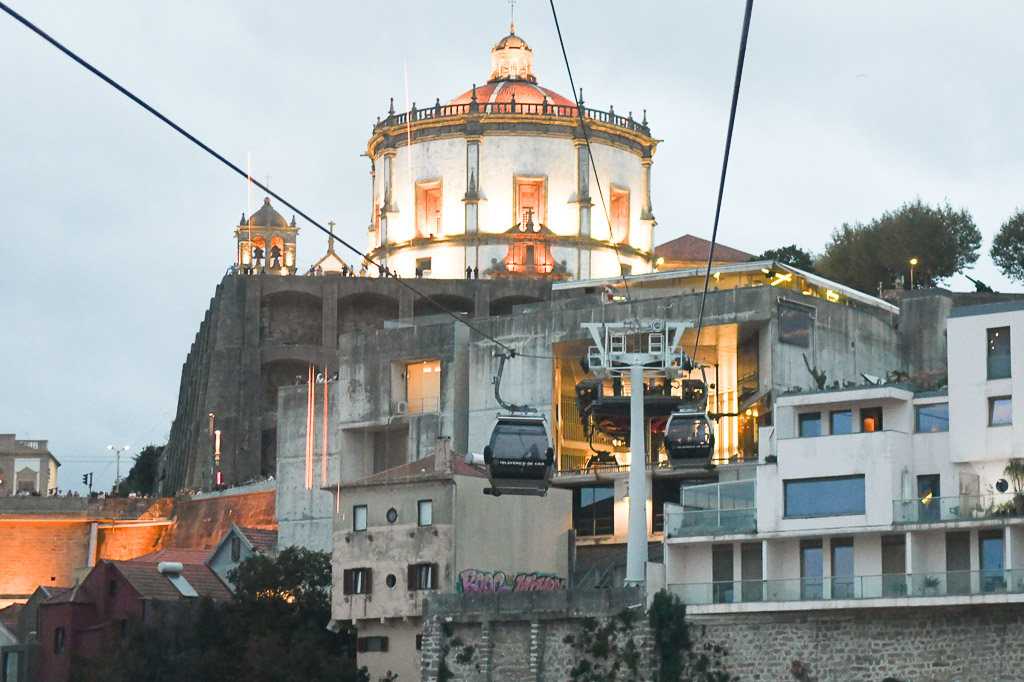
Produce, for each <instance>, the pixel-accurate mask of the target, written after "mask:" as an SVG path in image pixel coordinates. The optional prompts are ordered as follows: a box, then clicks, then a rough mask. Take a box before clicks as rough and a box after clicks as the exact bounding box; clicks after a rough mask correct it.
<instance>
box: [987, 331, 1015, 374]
mask: <svg viewBox="0 0 1024 682" xmlns="http://www.w3.org/2000/svg"><path fill="white" fill-rule="evenodd" d="M1008 376H1010V328H1009V327H996V328H995V329H989V330H988V378H989V379H1005V378H1007V377H1008Z"/></svg>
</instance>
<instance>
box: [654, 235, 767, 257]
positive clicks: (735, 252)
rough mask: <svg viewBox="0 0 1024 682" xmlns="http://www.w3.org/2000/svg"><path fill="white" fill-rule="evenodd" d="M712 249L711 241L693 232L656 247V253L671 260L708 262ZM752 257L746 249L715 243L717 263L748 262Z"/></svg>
mask: <svg viewBox="0 0 1024 682" xmlns="http://www.w3.org/2000/svg"><path fill="white" fill-rule="evenodd" d="M710 249H711V242H709V241H708V240H707V239H701V238H700V237H694V236H693V235H692V234H684V235H683V236H682V237H679V238H678V239H673V240H672V241H670V242H665V243H664V244H662V245H660V246H656V247H654V255H656V256H658V257H660V258H664V259H665V260H666V261H670V262H672V261H677V262H678V261H697V262H701V261H703V262H705V263H706V262H707V260H708V251H710ZM752 258H754V255H753V254H750V253H747V252H746V251H740V250H739V249H734V248H732V247H729V246H724V245H723V244H719V243H717V242H716V243H715V260H714V262H715V263H746V262H747V261H749V260H751V259H752Z"/></svg>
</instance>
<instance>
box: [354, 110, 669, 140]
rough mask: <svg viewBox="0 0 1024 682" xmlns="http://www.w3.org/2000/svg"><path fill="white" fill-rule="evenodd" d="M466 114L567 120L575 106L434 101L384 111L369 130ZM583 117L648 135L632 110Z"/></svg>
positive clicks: (586, 113)
mask: <svg viewBox="0 0 1024 682" xmlns="http://www.w3.org/2000/svg"><path fill="white" fill-rule="evenodd" d="M470 114H482V115H484V116H488V115H505V114H511V115H519V116H553V117H556V118H569V119H578V118H579V115H578V114H577V108H576V107H575V106H571V105H569V106H567V105H563V104H551V103H549V102H546V101H545V102H543V103H541V104H534V103H525V102H516V101H512V102H485V103H483V104H481V103H479V102H470V103H469V104H444V105H442V104H435V105H434V106H432V107H428V108H426V109H417V108H416V106H415V105H413V107H412V109H410V110H409V111H403V112H397V113H388V116H387V118H384V119H381V120H378V121H377V123H376V124H375V125H374V126H373V129H374V130H375V131H376V130H380V129H381V128H388V127H391V126H403V125H406V124H407V123H416V122H418V121H429V120H433V119H442V118H454V117H456V116H466V115H470ZM583 118H585V119H586V118H589V119H592V120H594V121H597V122H599V123H607V124H609V125H613V126H618V127H620V128H626V129H627V130H632V131H633V132H637V133H641V134H643V135H647V136H648V137H649V136H650V134H651V129H650V127H649V126H648V125H647V117H646V116H644V120H643V121H636V120H634V119H633V116H632V113H631V114H630V115H628V116H620V115H618V114H616V113H615V111H614V110H609V111H601V110H600V109H591V108H589V107H584V108H583Z"/></svg>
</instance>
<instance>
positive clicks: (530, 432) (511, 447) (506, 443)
mask: <svg viewBox="0 0 1024 682" xmlns="http://www.w3.org/2000/svg"><path fill="white" fill-rule="evenodd" d="M547 449H548V434H547V430H546V429H545V428H544V425H543V424H542V423H538V424H515V423H509V422H504V423H502V422H499V423H498V426H497V427H496V428H495V431H494V434H493V435H492V436H491V452H493V453H494V457H495V458H496V459H525V460H531V461H534V462H541V461H543V460H544V457H545V456H546V453H547Z"/></svg>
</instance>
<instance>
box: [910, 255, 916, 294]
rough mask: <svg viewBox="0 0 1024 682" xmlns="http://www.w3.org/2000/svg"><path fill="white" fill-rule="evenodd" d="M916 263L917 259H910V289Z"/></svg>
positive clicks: (912, 288)
mask: <svg viewBox="0 0 1024 682" xmlns="http://www.w3.org/2000/svg"><path fill="white" fill-rule="evenodd" d="M915 265H917V259H916V258H911V259H910V290H911V291H913V290H914V266H915Z"/></svg>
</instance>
